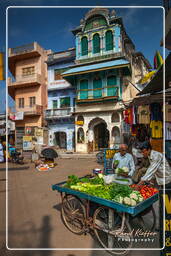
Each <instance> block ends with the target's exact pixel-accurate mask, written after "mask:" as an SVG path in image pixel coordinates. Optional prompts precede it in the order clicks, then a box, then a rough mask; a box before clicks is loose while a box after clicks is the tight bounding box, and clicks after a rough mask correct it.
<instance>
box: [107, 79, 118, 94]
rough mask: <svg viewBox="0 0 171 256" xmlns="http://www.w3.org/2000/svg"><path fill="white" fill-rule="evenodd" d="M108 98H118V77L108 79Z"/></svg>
mask: <svg viewBox="0 0 171 256" xmlns="http://www.w3.org/2000/svg"><path fill="white" fill-rule="evenodd" d="M107 87H108V88H107V96H117V93H118V87H117V81H116V76H109V77H108V78H107Z"/></svg>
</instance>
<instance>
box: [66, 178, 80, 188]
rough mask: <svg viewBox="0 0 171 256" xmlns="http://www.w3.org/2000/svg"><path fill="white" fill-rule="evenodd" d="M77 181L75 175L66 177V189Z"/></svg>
mask: <svg viewBox="0 0 171 256" xmlns="http://www.w3.org/2000/svg"><path fill="white" fill-rule="evenodd" d="M79 181H80V179H79V178H78V177H77V176H76V175H70V176H68V180H67V183H66V187H70V186H72V185H76V184H77V183H78V182H79Z"/></svg>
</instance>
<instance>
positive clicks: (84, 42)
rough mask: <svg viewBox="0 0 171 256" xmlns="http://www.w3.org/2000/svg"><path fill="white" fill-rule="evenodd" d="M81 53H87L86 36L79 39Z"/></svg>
mask: <svg viewBox="0 0 171 256" xmlns="http://www.w3.org/2000/svg"><path fill="white" fill-rule="evenodd" d="M81 55H82V56H84V55H88V39H87V37H86V36H84V37H83V38H82V39H81Z"/></svg>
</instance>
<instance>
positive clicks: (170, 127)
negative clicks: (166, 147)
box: [165, 122, 171, 140]
mask: <svg viewBox="0 0 171 256" xmlns="http://www.w3.org/2000/svg"><path fill="white" fill-rule="evenodd" d="M165 140H171V123H167V122H166V123H165Z"/></svg>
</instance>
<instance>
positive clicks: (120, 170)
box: [115, 167, 129, 175]
mask: <svg viewBox="0 0 171 256" xmlns="http://www.w3.org/2000/svg"><path fill="white" fill-rule="evenodd" d="M128 172H129V169H128V167H122V168H116V170H115V173H116V174H117V175H120V174H123V173H125V174H128Z"/></svg>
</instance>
